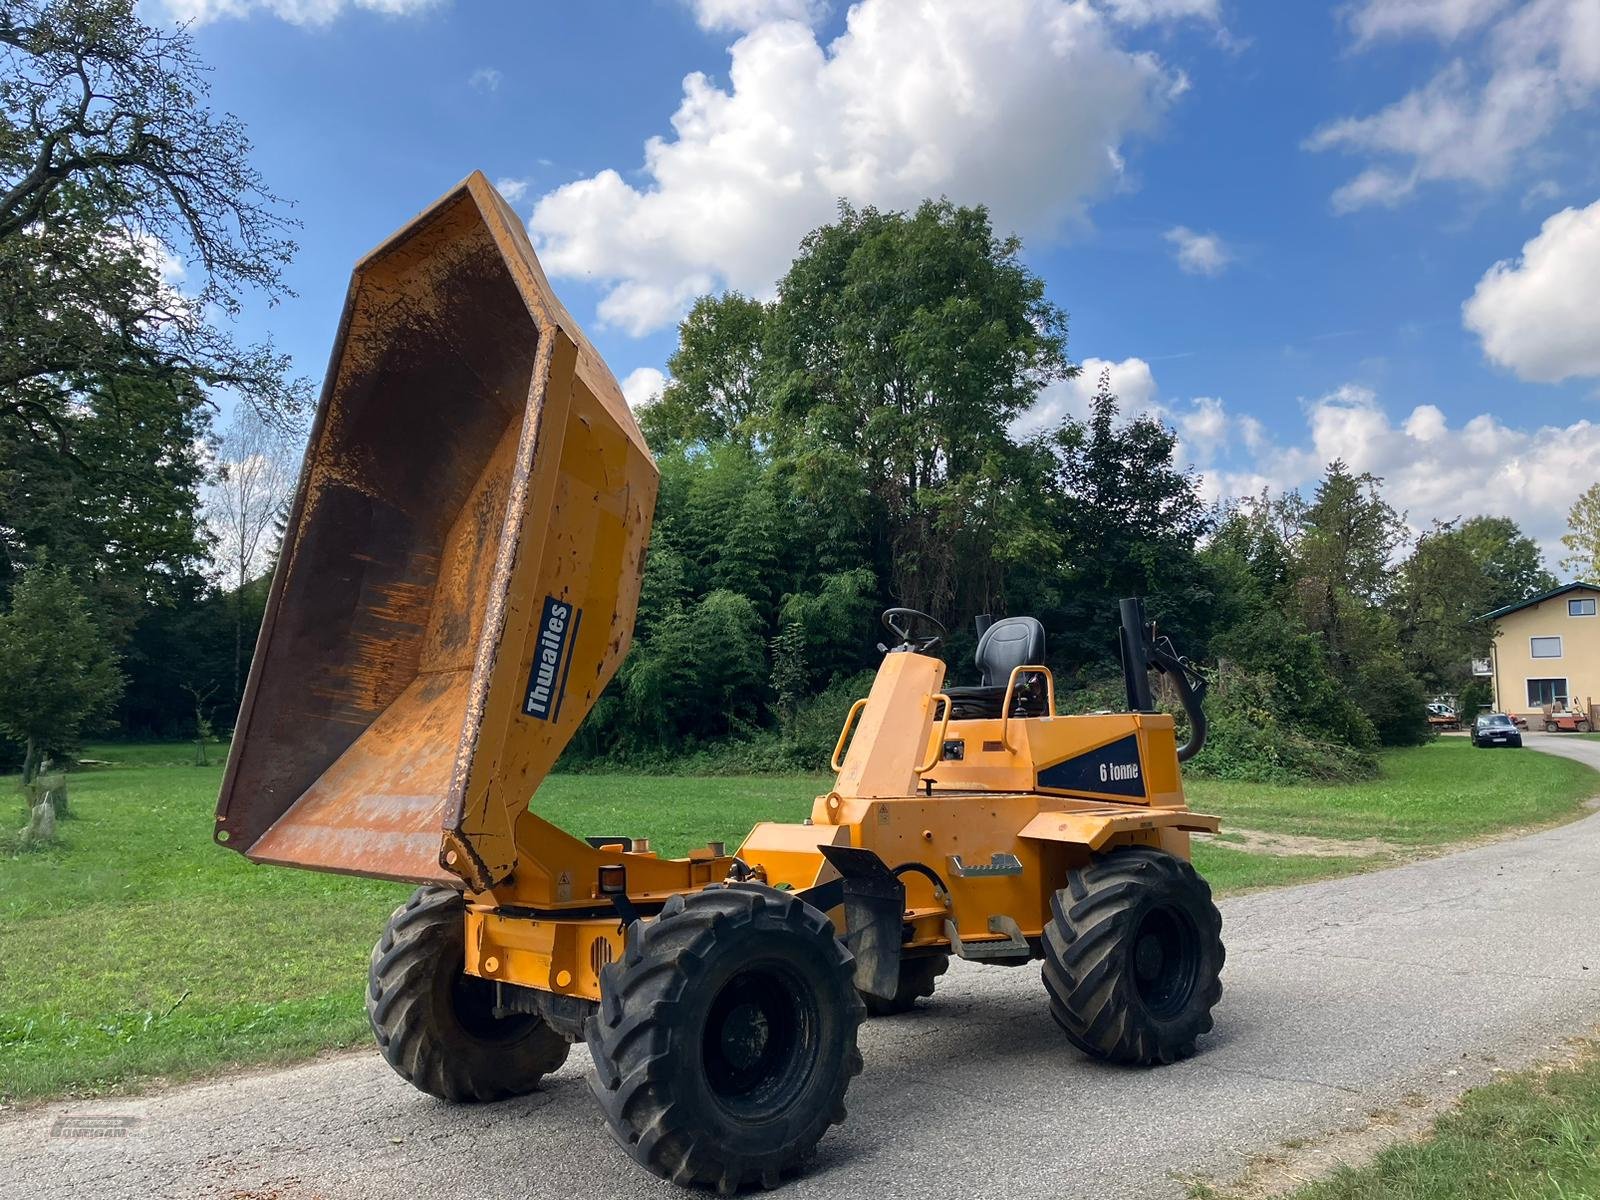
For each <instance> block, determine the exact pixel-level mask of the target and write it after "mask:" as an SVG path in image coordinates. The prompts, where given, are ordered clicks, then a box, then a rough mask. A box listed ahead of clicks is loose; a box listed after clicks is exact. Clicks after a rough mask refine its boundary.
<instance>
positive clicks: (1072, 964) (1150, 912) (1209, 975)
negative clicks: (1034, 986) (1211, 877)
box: [1044, 846, 1225, 1065]
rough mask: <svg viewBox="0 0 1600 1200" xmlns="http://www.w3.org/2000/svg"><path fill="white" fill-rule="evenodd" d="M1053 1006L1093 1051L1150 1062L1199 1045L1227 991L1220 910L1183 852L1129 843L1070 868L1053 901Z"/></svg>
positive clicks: (1049, 954)
mask: <svg viewBox="0 0 1600 1200" xmlns="http://www.w3.org/2000/svg"><path fill="white" fill-rule="evenodd" d="M1050 909H1051V920H1050V922H1049V924H1047V925H1046V926H1045V931H1044V986H1045V989H1046V990H1047V991H1048V992H1049V993H1050V1013H1051V1015H1052V1016H1053V1017H1055V1019H1056V1024H1058V1025H1060V1026H1061V1028H1062V1029H1063V1030H1065V1031H1066V1035H1067V1038H1068V1040H1070V1041H1071V1042H1072V1044H1073V1045H1074V1046H1077V1047H1078V1049H1080V1050H1082V1051H1083V1052H1084V1053H1085V1054H1089V1055H1092V1056H1093V1057H1095V1058H1103V1059H1109V1060H1111V1061H1113V1062H1122V1063H1137V1064H1141V1065H1150V1064H1155V1063H1170V1062H1175V1061H1177V1060H1178V1059H1180V1058H1187V1057H1188V1056H1189V1055H1191V1054H1193V1053H1194V1050H1195V1039H1196V1038H1198V1037H1200V1035H1201V1034H1204V1033H1209V1032H1210V1030H1211V1024H1212V1022H1211V1010H1212V1008H1213V1007H1215V1005H1216V1003H1217V1001H1218V1000H1219V999H1220V998H1221V996H1222V981H1221V979H1220V977H1219V976H1220V974H1221V971H1222V963H1223V959H1224V957H1225V952H1224V950H1223V947H1222V914H1221V913H1219V912H1218V911H1217V906H1216V905H1215V904H1214V903H1212V900H1211V888H1210V887H1209V886H1208V885H1207V883H1206V881H1205V880H1204V879H1202V878H1201V877H1200V876H1199V874H1198V873H1197V872H1196V871H1195V869H1194V868H1193V867H1192V866H1190V865H1189V864H1188V863H1187V862H1185V861H1184V860H1183V859H1181V858H1177V857H1175V856H1174V855H1171V854H1166V853H1163V852H1162V851H1159V850H1155V849H1151V848H1149V847H1145V846H1128V847H1122V848H1119V849H1116V850H1113V851H1111V852H1110V853H1109V854H1104V855H1100V856H1097V857H1096V858H1094V859H1093V860H1092V861H1091V862H1090V863H1089V865H1088V866H1087V867H1082V868H1079V869H1076V870H1072V871H1069V872H1068V873H1067V886H1066V887H1065V888H1063V889H1061V890H1060V891H1059V892H1057V893H1056V894H1055V895H1054V896H1053V897H1051V901H1050Z"/></svg>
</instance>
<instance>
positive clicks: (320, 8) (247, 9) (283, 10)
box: [161, 0, 442, 25]
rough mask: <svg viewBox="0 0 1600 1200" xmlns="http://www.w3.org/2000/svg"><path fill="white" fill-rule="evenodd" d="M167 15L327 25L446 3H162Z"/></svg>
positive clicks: (199, 21)
mask: <svg viewBox="0 0 1600 1200" xmlns="http://www.w3.org/2000/svg"><path fill="white" fill-rule="evenodd" d="M161 2H162V5H163V7H164V8H165V9H166V10H167V13H168V14H169V15H170V16H171V17H172V18H173V19H174V20H176V21H181V22H184V23H185V24H193V25H204V24H207V23H208V22H210V21H216V20H220V19H222V18H224V17H233V18H240V17H248V16H250V15H251V14H252V13H258V12H261V13H267V14H269V15H271V16H274V17H278V18H280V19H281V20H284V21H288V22H289V23H290V24H292V25H327V24H330V23H332V22H333V21H335V20H337V19H338V18H339V17H341V16H343V15H344V13H345V12H346V11H347V10H349V9H353V8H354V9H362V10H365V11H367V12H376V13H385V14H387V15H389V16H396V17H403V16H410V15H411V14H412V13H417V12H421V11H423V10H424V9H428V8H433V7H434V6H436V5H437V4H440V3H442V0H161Z"/></svg>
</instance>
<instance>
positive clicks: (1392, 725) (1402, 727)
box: [1353, 655, 1433, 746]
mask: <svg viewBox="0 0 1600 1200" xmlns="http://www.w3.org/2000/svg"><path fill="white" fill-rule="evenodd" d="M1353 690H1354V693H1355V701H1356V703H1357V704H1359V705H1360V706H1361V710H1362V711H1363V712H1364V713H1366V714H1367V719H1368V720H1369V721H1371V722H1372V727H1373V729H1374V730H1376V731H1377V734H1378V741H1379V742H1380V743H1381V744H1383V745H1385V746H1420V745H1421V744H1422V743H1423V742H1426V741H1427V740H1428V739H1429V738H1430V737H1432V736H1433V733H1432V730H1430V729H1429V727H1428V698H1427V696H1426V695H1425V694H1424V693H1423V690H1422V684H1421V682H1420V681H1419V680H1418V679H1417V677H1416V676H1415V675H1413V674H1411V673H1410V672H1409V671H1407V670H1406V669H1405V667H1403V666H1402V665H1401V663H1400V659H1399V656H1398V655H1386V656H1384V657H1383V658H1380V659H1378V660H1377V661H1376V662H1374V663H1372V664H1370V665H1369V666H1367V667H1364V668H1363V669H1362V670H1361V672H1360V674H1359V675H1358V677H1357V679H1356V685H1355V688H1354V689H1353Z"/></svg>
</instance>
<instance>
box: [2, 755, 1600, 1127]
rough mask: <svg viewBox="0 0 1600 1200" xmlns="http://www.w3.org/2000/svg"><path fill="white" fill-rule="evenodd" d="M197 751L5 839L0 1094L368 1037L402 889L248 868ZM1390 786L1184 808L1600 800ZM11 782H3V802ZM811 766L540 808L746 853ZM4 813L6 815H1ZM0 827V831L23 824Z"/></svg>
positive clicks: (1282, 863)
mask: <svg viewBox="0 0 1600 1200" xmlns="http://www.w3.org/2000/svg"><path fill="white" fill-rule="evenodd" d="M192 754H193V752H192V750H191V749H190V748H189V747H187V746H99V747H92V748H90V749H89V750H88V751H86V756H87V757H90V758H95V759H104V760H108V762H109V764H110V765H107V766H99V767H93V768H89V769H86V770H83V771H81V772H78V773H75V774H74V775H73V776H72V777H71V793H72V805H73V809H74V813H75V815H74V817H73V818H72V819H70V820H68V821H66V822H65V823H64V824H63V826H62V835H63V837H62V844H61V845H60V846H58V847H56V848H54V849H52V850H50V851H48V852H45V853H35V854H25V855H19V856H14V857H13V856H12V855H11V854H10V848H9V846H7V845H5V844H4V842H3V840H0V1099H3V1100H7V1101H16V1100H19V1099H25V1098H30V1097H39V1096H47V1095H57V1094H64V1093H78V1092H89V1091H95V1090H101V1089H106V1088H111V1087H118V1086H123V1085H126V1084H128V1083H130V1082H134V1081H137V1080H138V1079H140V1078H142V1077H147V1076H152V1075H162V1076H183V1075H186V1074H192V1073H195V1072H200V1071H205V1070H209V1069H213V1068H215V1067H217V1066H219V1065H221V1064H227V1063H244V1062H268V1061H279V1060H286V1059H291V1058H296V1057H301V1056H304V1055H306V1054H309V1053H312V1052H315V1051H316V1050H319V1049H322V1048H326V1047H331V1046H340V1045H348V1044H352V1043H357V1042H364V1041H365V1040H366V1038H367V1037H368V1033H367V1030H366V1023H365V1017H364V1016H363V1014H362V1010H361V990H362V987H363V984H364V979H365V969H366V967H365V964H366V956H367V952H368V950H369V949H370V948H371V946H372V943H373V941H374V939H375V938H376V936H377V934H378V932H379V931H380V930H381V928H382V926H383V922H384V920H385V918H386V917H387V915H388V912H389V910H390V909H391V908H392V907H393V906H394V905H395V904H397V903H399V901H400V900H401V899H402V898H403V897H404V896H405V894H406V890H407V889H406V888H404V887H402V886H400V885H394V884H385V883H377V882H373V881H368V880H359V879H347V878H342V877H338V876H330V875H317V874H311V873H308V872H301V871H286V870H279V869H273V868H266V867H253V866H251V865H250V864H249V863H247V862H245V861H244V860H243V859H242V858H240V857H239V856H238V855H235V854H231V853H228V852H226V851H224V850H222V849H220V848H218V847H217V846H215V845H213V844H212V842H211V840H210V832H211V813H212V808H213V805H214V802H215V797H216V791H217V785H218V783H219V781H220V778H221V767H220V766H219V765H216V764H213V765H212V766H209V767H196V766H194V765H193V761H192ZM1384 762H1385V778H1384V779H1382V780H1378V781H1374V782H1372V783H1365V784H1359V785H1354V786H1344V787H1315V788H1313V787H1300V788H1272V787H1260V786H1253V785H1243V784H1223V783H1213V782H1206V781H1196V782H1195V783H1194V784H1193V786H1192V789H1191V790H1192V793H1193V794H1192V803H1193V804H1194V805H1195V807H1197V808H1201V809H1204V810H1206V811H1212V812H1217V813H1219V814H1221V815H1222V816H1223V817H1224V819H1225V821H1227V822H1228V823H1229V824H1230V825H1237V826H1240V827H1244V828H1251V829H1260V830H1273V831H1281V832H1290V833H1307V834H1316V835H1318V836H1321V837H1324V838H1334V839H1337V838H1367V837H1373V836H1376V837H1381V838H1384V839H1386V840H1389V841H1392V842H1394V843H1397V844H1400V845H1404V846H1408V847H1409V846H1429V845H1436V844H1439V843H1443V842H1447V841H1450V840H1452V839H1457V838H1463V837H1471V836H1474V835H1477V834H1480V833H1483V832H1486V831H1488V830H1492V829H1499V828H1504V827H1506V826H1512V825H1521V824H1528V823H1533V822H1541V821H1547V820H1553V819H1557V818H1559V817H1561V816H1563V815H1565V814H1568V813H1571V812H1573V811H1574V810H1575V809H1576V806H1577V805H1578V803H1579V802H1580V801H1581V800H1582V799H1583V798H1584V797H1586V796H1587V795H1589V794H1590V793H1591V792H1593V791H1595V790H1597V789H1596V787H1595V784H1596V783H1597V782H1600V781H1597V780H1596V779H1595V776H1594V775H1593V774H1592V773H1591V772H1589V771H1588V770H1587V769H1586V768H1583V767H1581V766H1579V765H1578V764H1576V763H1573V762H1570V761H1567V760H1563V759H1554V758H1549V757H1546V756H1544V755H1536V754H1531V753H1524V754H1514V753H1501V754H1490V753H1485V752H1474V751H1473V750H1471V748H1470V747H1468V746H1467V745H1466V743H1465V742H1464V741H1459V740H1450V741H1443V742H1440V743H1437V744H1435V745H1433V746H1429V747H1426V748H1423V749H1421V750H1414V751H1401V752H1397V753H1394V754H1390V755H1386V756H1385V760H1384ZM14 784H15V780H14V779H13V780H4V781H0V798H3V797H10V796H14V795H15V793H14ZM826 786H827V781H826V780H825V779H824V778H823V777H821V776H772V777H756V778H684V777H668V778H644V777H639V776H626V775H587V776H585V775H578V776H572V775H568V776H559V777H556V778H554V779H551V780H550V781H548V782H547V783H546V785H545V786H544V787H543V788H542V789H541V790H540V792H539V809H540V812H541V813H543V814H545V815H547V816H548V817H550V818H551V819H552V820H554V821H556V822H557V823H559V824H562V825H564V826H565V827H567V828H569V829H572V830H573V831H574V832H579V833H631V834H634V835H648V836H649V837H651V838H652V839H653V841H654V844H655V847H656V848H657V849H658V850H659V851H661V852H662V853H665V854H669V855H670V854H678V853H681V852H683V851H684V850H687V849H688V848H689V847H690V846H691V845H699V844H703V843H704V841H705V840H707V839H708V838H720V839H723V840H725V841H727V842H729V843H730V844H733V843H737V842H738V841H739V840H740V839H741V837H742V836H743V834H744V833H745V832H746V831H747V830H748V829H749V827H750V825H751V824H752V823H753V822H755V821H757V820H761V819H776V820H798V819H799V818H801V817H802V816H804V815H805V814H806V812H807V811H808V810H809V806H810V803H811V799H812V797H813V796H815V795H816V794H817V792H818V791H820V790H823V789H825V788H826ZM5 811H6V810H5V809H4V807H3V806H0V813H3V812H5ZM21 819H22V818H21V804H20V800H18V801H17V803H16V805H15V809H14V811H12V813H11V815H10V816H5V817H0V831H3V832H0V839H3V838H5V837H8V836H10V834H11V833H12V832H13V831H14V828H15V827H18V826H20V825H21ZM1195 859H1196V863H1197V865H1199V866H1200V868H1201V869H1202V870H1203V871H1204V872H1205V873H1206V875H1207V876H1208V877H1209V878H1210V879H1211V880H1212V882H1213V884H1214V886H1216V887H1217V889H1218V890H1219V891H1236V890H1239V889H1243V888H1253V887H1268V886H1281V885H1285V884H1291V883H1297V882H1303V881H1306V880H1309V879H1314V878H1319V877H1322V876H1326V875H1330V874H1338V873H1343V872H1348V871H1352V870H1359V869H1362V868H1364V867H1370V866H1372V865H1374V861H1375V860H1374V859H1373V858H1372V857H1370V856H1367V857H1362V856H1361V855H1360V854H1359V853H1355V852H1353V853H1351V854H1349V855H1343V854H1337V853H1336V854H1332V855H1329V854H1326V853H1324V854H1320V855H1316V856H1312V855H1265V854H1258V853H1251V852H1248V851H1247V850H1245V849H1243V848H1241V847H1240V846H1238V845H1236V844H1229V843H1226V842H1217V841H1212V842H1206V843H1204V844H1201V845H1197V846H1196V850H1195Z"/></svg>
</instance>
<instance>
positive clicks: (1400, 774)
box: [1187, 738, 1595, 846]
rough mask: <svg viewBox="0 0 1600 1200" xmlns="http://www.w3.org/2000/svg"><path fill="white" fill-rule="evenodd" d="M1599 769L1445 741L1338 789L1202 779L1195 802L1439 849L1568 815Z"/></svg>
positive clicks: (1303, 828) (1227, 816)
mask: <svg viewBox="0 0 1600 1200" xmlns="http://www.w3.org/2000/svg"><path fill="white" fill-rule="evenodd" d="M1594 781H1595V775H1594V772H1593V771H1591V770H1590V769H1589V768H1588V767H1586V766H1583V765H1582V764H1581V763H1577V762H1574V761H1572V760H1571V759H1567V758H1556V757H1555V756H1554V755H1549V754H1538V753H1534V752H1531V751H1527V750H1521V751H1518V750H1476V749H1474V748H1473V747H1472V744H1471V743H1470V742H1468V741H1467V739H1466V738H1441V739H1440V740H1439V741H1437V742H1434V743H1433V744H1431V745H1428V746H1423V747H1420V748H1418V749H1414V750H1395V751H1391V752H1389V753H1387V754H1385V755H1384V756H1383V772H1382V775H1381V777H1380V778H1378V779H1373V780H1368V781H1365V782H1362V783H1355V784H1341V785H1336V786H1332V787H1307V786H1305V785H1304V784H1295V785H1286V786H1272V785H1263V784H1257V783H1229V782H1225V781H1221V780H1211V779H1196V780H1194V781H1192V782H1190V783H1189V784H1188V785H1187V787H1188V792H1189V803H1190V804H1191V805H1192V806H1193V807H1195V808H1197V809H1204V810H1205V811H1207V812H1214V813H1218V814H1219V815H1221V816H1222V817H1223V818H1224V820H1225V821H1226V822H1228V823H1230V824H1235V825H1239V826H1242V827H1244V828H1247V829H1259V830H1264V831H1267V832H1277V833H1294V834H1301V835H1306V836H1311V837H1325V838H1369V837H1373V838H1381V839H1382V840H1384V841H1386V842H1394V843H1396V844H1399V845H1403V846H1438V845H1442V844H1444V843H1447V842H1458V841H1463V840H1465V839H1468V838H1474V837H1478V836H1481V835H1483V834H1486V833H1492V832H1494V831H1495V830H1499V829H1504V828H1506V827H1508V826H1523V825H1540V824H1544V823H1546V822H1549V821H1554V820H1557V819H1559V818H1561V817H1563V816H1565V815H1567V814H1569V813H1571V812H1572V810H1573V806H1574V803H1575V802H1576V801H1578V800H1581V799H1583V798H1585V797H1587V796H1588V795H1589V794H1590V793H1591V792H1592V791H1593V790H1594V788H1593V787H1592V783H1593V782H1594Z"/></svg>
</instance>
